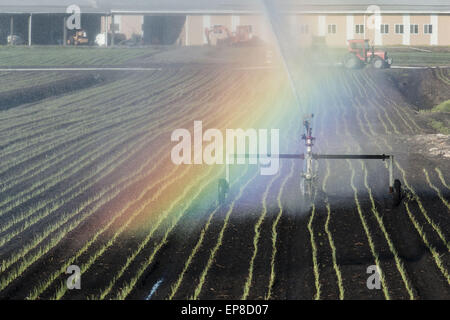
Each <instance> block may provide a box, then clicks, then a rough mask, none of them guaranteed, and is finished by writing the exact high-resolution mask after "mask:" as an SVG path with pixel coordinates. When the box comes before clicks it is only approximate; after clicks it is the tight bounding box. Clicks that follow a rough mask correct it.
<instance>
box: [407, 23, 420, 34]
mask: <svg viewBox="0 0 450 320" xmlns="http://www.w3.org/2000/svg"><path fill="white" fill-rule="evenodd" d="M409 32H410V33H411V34H419V25H418V24H411V25H410V26H409Z"/></svg>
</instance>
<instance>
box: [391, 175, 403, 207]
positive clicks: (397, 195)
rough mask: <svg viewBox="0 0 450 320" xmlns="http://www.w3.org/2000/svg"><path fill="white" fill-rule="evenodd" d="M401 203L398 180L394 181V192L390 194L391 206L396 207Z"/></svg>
mask: <svg viewBox="0 0 450 320" xmlns="http://www.w3.org/2000/svg"><path fill="white" fill-rule="evenodd" d="M401 201H402V184H401V182H400V181H399V180H397V179H396V180H395V181H394V190H393V193H392V205H393V207H398V205H399V204H400V202H401Z"/></svg>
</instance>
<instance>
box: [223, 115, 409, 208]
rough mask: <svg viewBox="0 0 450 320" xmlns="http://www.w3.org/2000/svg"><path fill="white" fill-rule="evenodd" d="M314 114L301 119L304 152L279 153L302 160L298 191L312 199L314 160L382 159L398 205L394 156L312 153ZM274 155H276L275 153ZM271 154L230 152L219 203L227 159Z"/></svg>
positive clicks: (399, 192)
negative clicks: (385, 164)
mask: <svg viewBox="0 0 450 320" xmlns="http://www.w3.org/2000/svg"><path fill="white" fill-rule="evenodd" d="M313 117H314V115H311V116H310V117H309V118H308V119H306V120H304V121H303V127H304V134H303V136H302V140H303V141H305V149H306V152H305V153H301V154H279V155H278V158H279V159H291V160H292V159H294V160H304V169H303V172H302V173H301V174H300V178H301V180H300V191H301V192H300V193H301V195H302V196H303V197H304V199H307V200H309V201H312V199H314V195H315V192H316V190H317V187H316V185H317V177H318V174H317V169H315V168H317V166H316V165H315V162H316V161H318V160H323V159H326V160H382V161H389V162H388V170H389V194H390V195H391V198H392V205H393V206H395V207H396V206H398V205H399V204H400V202H401V199H402V188H401V183H400V180H398V179H394V156H393V155H385V154H382V155H373V154H318V153H313V146H314V142H315V141H316V138H315V137H314V136H313V135H312V127H311V122H310V119H312V118H313ZM275 156H276V155H275ZM270 157H273V155H259V154H231V155H229V158H228V159H227V161H226V162H225V163H226V170H225V172H226V173H225V178H224V179H220V180H219V188H218V194H219V203H220V204H223V203H225V200H226V197H227V194H228V192H229V188H230V187H229V186H230V168H229V166H230V164H229V162H230V161H229V159H230V158H234V159H238V158H241V159H242V158H244V159H264V158H270Z"/></svg>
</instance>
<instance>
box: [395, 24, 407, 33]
mask: <svg viewBox="0 0 450 320" xmlns="http://www.w3.org/2000/svg"><path fill="white" fill-rule="evenodd" d="M404 28H405V26H404V25H402V24H396V25H395V33H397V34H403V33H405V29H404Z"/></svg>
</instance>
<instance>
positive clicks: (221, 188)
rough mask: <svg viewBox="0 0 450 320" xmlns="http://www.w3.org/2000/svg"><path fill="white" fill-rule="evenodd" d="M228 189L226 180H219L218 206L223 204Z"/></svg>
mask: <svg viewBox="0 0 450 320" xmlns="http://www.w3.org/2000/svg"><path fill="white" fill-rule="evenodd" d="M229 189H230V186H229V185H228V182H227V180H225V179H220V180H219V184H218V196H219V197H218V200H219V204H220V205H221V204H224V203H225V200H226V199H227V194H228V191H229Z"/></svg>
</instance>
